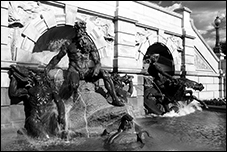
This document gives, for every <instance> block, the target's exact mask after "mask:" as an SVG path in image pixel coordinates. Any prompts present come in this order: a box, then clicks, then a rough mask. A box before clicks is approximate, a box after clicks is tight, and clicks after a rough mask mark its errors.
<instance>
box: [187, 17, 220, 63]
mask: <svg viewBox="0 0 227 152" xmlns="http://www.w3.org/2000/svg"><path fill="white" fill-rule="evenodd" d="M190 23H191V27H192V29H193V30H194V32H195V33H196V35H197V36H198V37H199V38H200V40H201V41H202V42H203V44H204V45H205V46H206V48H207V49H208V50H209V52H210V53H211V54H212V56H213V57H214V58H215V60H216V61H219V59H218V57H217V55H216V54H215V53H214V52H213V50H212V49H211V48H210V46H209V45H208V44H207V43H206V41H205V40H204V38H203V37H202V36H201V35H200V33H199V31H198V30H197V29H196V27H195V25H194V22H193V20H190Z"/></svg>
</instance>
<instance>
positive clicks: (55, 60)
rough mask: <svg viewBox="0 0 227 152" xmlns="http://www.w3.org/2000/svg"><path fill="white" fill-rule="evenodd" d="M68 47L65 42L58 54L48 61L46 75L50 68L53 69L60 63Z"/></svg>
mask: <svg viewBox="0 0 227 152" xmlns="http://www.w3.org/2000/svg"><path fill="white" fill-rule="evenodd" d="M68 45H69V43H68V42H65V43H64V44H63V45H62V46H61V48H60V51H59V53H58V54H57V55H55V56H54V57H53V58H52V59H51V60H50V62H49V63H48V65H47V66H46V68H45V70H46V73H48V72H49V71H50V70H51V69H52V68H54V67H55V66H56V65H57V64H58V63H59V62H60V61H61V59H62V58H63V57H64V56H65V55H66V51H67V49H68Z"/></svg>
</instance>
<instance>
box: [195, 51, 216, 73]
mask: <svg viewBox="0 0 227 152" xmlns="http://www.w3.org/2000/svg"><path fill="white" fill-rule="evenodd" d="M194 63H195V67H196V70H205V71H212V69H211V67H210V66H209V65H208V64H207V62H206V61H205V60H204V59H203V58H202V56H201V55H199V52H198V51H197V50H196V49H195V54H194Z"/></svg>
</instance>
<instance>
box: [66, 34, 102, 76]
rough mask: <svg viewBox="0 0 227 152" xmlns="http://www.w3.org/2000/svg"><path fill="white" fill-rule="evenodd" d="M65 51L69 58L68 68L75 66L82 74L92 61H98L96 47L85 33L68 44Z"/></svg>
mask: <svg viewBox="0 0 227 152" xmlns="http://www.w3.org/2000/svg"><path fill="white" fill-rule="evenodd" d="M65 51H66V53H67V55H68V58H69V68H71V67H73V68H75V69H76V70H77V71H79V73H80V74H82V75H84V74H86V73H87V72H88V71H89V70H90V68H92V66H93V65H92V62H94V63H95V64H96V63H99V62H100V58H99V54H98V50H97V48H96V47H95V45H94V44H93V42H91V40H90V39H89V38H88V36H86V35H85V36H83V37H80V38H78V39H77V40H76V41H75V42H71V43H70V44H68V46H67V49H66V50H65Z"/></svg>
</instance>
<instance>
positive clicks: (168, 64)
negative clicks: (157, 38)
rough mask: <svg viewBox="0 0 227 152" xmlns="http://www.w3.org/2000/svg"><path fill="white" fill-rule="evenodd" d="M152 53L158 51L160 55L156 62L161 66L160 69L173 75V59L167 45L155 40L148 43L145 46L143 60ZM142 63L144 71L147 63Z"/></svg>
mask: <svg viewBox="0 0 227 152" xmlns="http://www.w3.org/2000/svg"><path fill="white" fill-rule="evenodd" d="M154 53H158V54H159V55H160V57H159V60H158V64H159V65H160V66H161V67H162V69H163V70H164V71H165V72H167V73H168V74H170V75H174V73H175V66H174V60H173V56H172V54H171V52H170V50H169V49H168V47H167V46H166V45H164V44H163V43H160V42H156V43H154V44H152V45H150V46H149V47H148V48H147V52H146V54H145V56H144V58H143V60H145V58H146V56H147V55H148V56H149V55H151V54H154ZM143 63H144V64H143V69H144V70H145V71H147V68H148V66H149V64H147V63H145V62H143Z"/></svg>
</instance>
